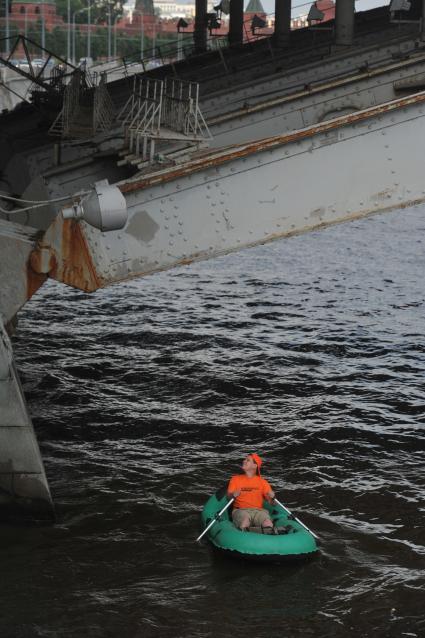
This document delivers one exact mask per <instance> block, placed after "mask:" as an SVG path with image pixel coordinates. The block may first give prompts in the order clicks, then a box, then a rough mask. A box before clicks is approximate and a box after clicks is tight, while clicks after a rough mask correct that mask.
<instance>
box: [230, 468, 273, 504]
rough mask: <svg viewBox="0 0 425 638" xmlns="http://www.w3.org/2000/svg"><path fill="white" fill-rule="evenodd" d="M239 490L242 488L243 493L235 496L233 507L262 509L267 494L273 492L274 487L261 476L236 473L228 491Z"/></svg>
mask: <svg viewBox="0 0 425 638" xmlns="http://www.w3.org/2000/svg"><path fill="white" fill-rule="evenodd" d="M238 490H241V493H240V494H239V496H237V497H236V498H235V501H234V503H233V507H235V508H237V509H239V508H241V509H245V508H255V509H261V508H262V507H263V500H264V497H265V495H266V494H267V492H271V490H272V488H271V487H270V484H269V483H268V482H267V481H266V480H265V479H263V478H261V476H258V475H255V476H252V477H249V476H246V474H236V475H235V476H232V478H231V479H230V481H229V487H228V488H227V491H228V492H237V491H238Z"/></svg>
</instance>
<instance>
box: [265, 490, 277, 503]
mask: <svg viewBox="0 0 425 638" xmlns="http://www.w3.org/2000/svg"><path fill="white" fill-rule="evenodd" d="M275 496H276V494H275V493H274V492H273V490H270V491H269V492H266V494H264V498H265V499H266V501H268V502H269V503H270V505H273V502H274V498H275Z"/></svg>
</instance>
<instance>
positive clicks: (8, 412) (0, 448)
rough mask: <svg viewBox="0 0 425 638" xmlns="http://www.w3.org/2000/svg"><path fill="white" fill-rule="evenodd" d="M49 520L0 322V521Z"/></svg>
mask: <svg viewBox="0 0 425 638" xmlns="http://www.w3.org/2000/svg"><path fill="white" fill-rule="evenodd" d="M10 518H20V519H22V518H29V519H38V520H40V519H43V520H46V519H47V520H52V519H53V518H54V515H53V503H52V499H51V496H50V490H49V486H48V483H47V479H46V474H45V472H44V467H43V461H42V459H41V454H40V450H39V448H38V443H37V439H36V436H35V433H34V429H33V426H32V423H31V419H30V417H29V414H28V411H27V408H26V403H25V398H24V395H23V392H22V387H21V384H20V382H19V378H18V375H17V372H16V368H15V364H14V361H13V353H12V346H11V343H10V339H9V336H8V335H7V332H6V330H5V328H4V326H3V322H2V321H1V320H0V521H1V520H5V519H10Z"/></svg>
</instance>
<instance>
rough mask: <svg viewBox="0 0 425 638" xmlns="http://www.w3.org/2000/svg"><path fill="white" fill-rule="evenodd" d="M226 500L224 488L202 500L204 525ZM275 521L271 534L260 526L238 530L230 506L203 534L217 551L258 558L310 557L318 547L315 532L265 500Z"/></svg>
mask: <svg viewBox="0 0 425 638" xmlns="http://www.w3.org/2000/svg"><path fill="white" fill-rule="evenodd" d="M227 503H228V501H227V496H226V489H225V488H224V489H223V488H222V489H220V490H218V491H217V492H216V493H215V494H214V495H213V496H211V498H209V499H208V501H207V502H206V503H205V505H204V508H203V510H202V514H201V518H202V523H203V525H204V527H205V528H206V527H207V526H208V525H209V524H210V523H211V521H212V520H213V519H214V518H217V515H218V514H219V512H220V511H221V510H222V509H223V508H224V507H225V506H226V504H227ZM264 507H265V508H267V509H268V510H269V512H270V516H271V519H272V521H273V524H274V530H273V533H272V534H269V533H263V531H262V529H261V528H250V531H249V532H246V531H241V530H240V529H238V528H237V527H235V525H234V524H233V522H232V518H231V514H230V511H229V510H230V509H231V508H227V509H226V511H225V512H223V514H222V515H221V516H219V517H218V518H217V520H216V522H215V523H214V525H212V526H211V527H210V529H209V530H208V532H207V533H206V535H205V537H206V538H207V539H208V541H209V542H210V543H211V545H212V546H213V548H214V549H216V550H219V551H220V553H222V554H226V555H229V556H233V557H235V558H244V559H252V560H261V561H266V560H269V561H272V562H281V561H288V560H297V559H306V558H311V557H313V556H314V555H315V553H316V552H317V551H318V544H317V541H316V538H317V537H316V538H315V536H314V535H313V534H312V533H311V532H310V531H308V530H307V529H306V528H305V527H304V526H303V525H302V524H301V523H300V522H298V520H297V519H296V518H295V517H294V516H293V515H292V514H291V513H287V512H286V511H285V510H284V509H282V508H281V507H280V506H278V505H269V503H265V504H264Z"/></svg>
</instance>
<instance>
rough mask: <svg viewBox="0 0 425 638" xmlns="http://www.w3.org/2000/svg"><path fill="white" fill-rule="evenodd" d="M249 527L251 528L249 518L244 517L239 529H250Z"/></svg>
mask: <svg viewBox="0 0 425 638" xmlns="http://www.w3.org/2000/svg"><path fill="white" fill-rule="evenodd" d="M249 526H250V520H249V516H244V517H243V518H242V519H241V521H240V523H239V527H240V528H241V529H248V527H249Z"/></svg>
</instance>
